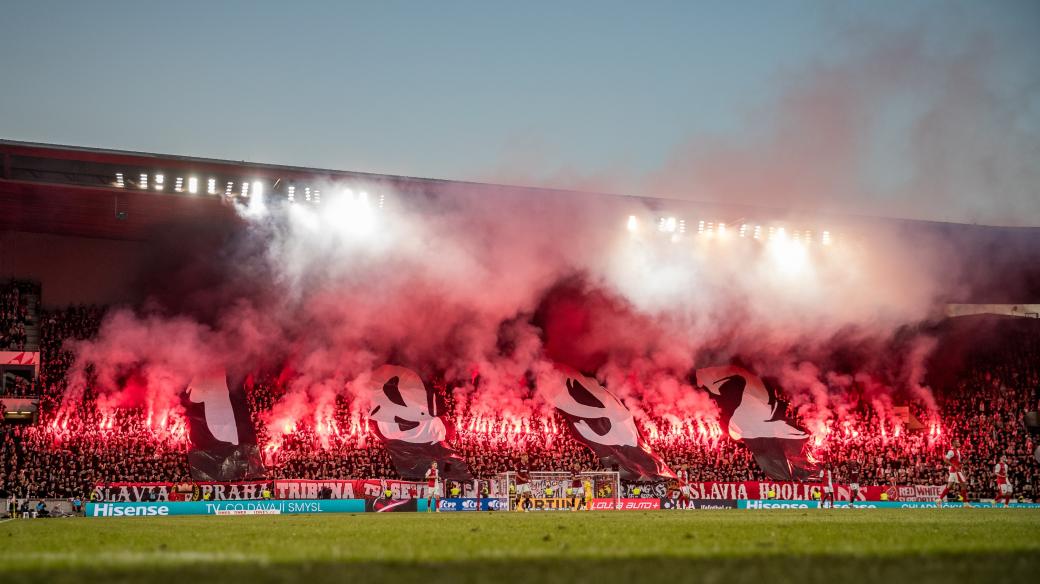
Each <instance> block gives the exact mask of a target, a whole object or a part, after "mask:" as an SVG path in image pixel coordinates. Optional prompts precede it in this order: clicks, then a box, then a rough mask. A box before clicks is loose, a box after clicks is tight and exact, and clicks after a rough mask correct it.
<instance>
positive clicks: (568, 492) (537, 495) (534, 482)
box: [492, 471, 621, 511]
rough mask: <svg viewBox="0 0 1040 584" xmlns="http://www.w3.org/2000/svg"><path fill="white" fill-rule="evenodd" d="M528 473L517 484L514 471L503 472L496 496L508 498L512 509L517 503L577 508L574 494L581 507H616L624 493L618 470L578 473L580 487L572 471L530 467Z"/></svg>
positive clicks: (532, 507) (556, 508)
mask: <svg viewBox="0 0 1040 584" xmlns="http://www.w3.org/2000/svg"><path fill="white" fill-rule="evenodd" d="M528 475H529V476H530V480H529V481H528V482H527V483H526V484H523V483H520V484H518V483H517V476H516V473H515V472H505V473H500V474H499V475H497V476H496V477H495V481H494V483H495V484H494V485H493V486H492V491H493V493H494V495H493V496H495V497H498V498H499V499H502V500H503V501H506V502H507V503H508V508H509V510H510V511H514V510H517V507H518V503H523V505H524V507H525V508H526V509H530V510H532V511H534V510H537V511H570V510H571V509H573V508H574V497H575V496H577V497H578V498H579V500H580V502H579V508H580V509H582V510H585V509H589V508H591V509H617V503H618V497H619V494H620V493H621V477H620V474H619V473H617V472H614V471H588V472H582V473H579V475H578V476H579V477H580V480H581V484H582V487H581V488H580V489H575V488H574V487H573V486H572V485H573V482H574V478H573V476H572V475H571V473H569V472H556V471H531V472H530V473H528ZM590 489H591V491H590ZM528 493H530V494H529V495H528ZM527 501H530V502H529V503H528V502H527Z"/></svg>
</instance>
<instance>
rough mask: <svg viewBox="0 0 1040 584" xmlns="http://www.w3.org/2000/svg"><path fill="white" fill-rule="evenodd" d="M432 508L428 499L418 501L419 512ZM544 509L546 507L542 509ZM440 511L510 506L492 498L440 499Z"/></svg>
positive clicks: (502, 500) (490, 508) (503, 500)
mask: <svg viewBox="0 0 1040 584" xmlns="http://www.w3.org/2000/svg"><path fill="white" fill-rule="evenodd" d="M429 508H430V506H429V504H428V503H427V501H426V499H420V500H419V501H418V510H419V511H426V510H427V509H429ZM540 508H541V509H544V508H545V507H544V505H543V506H542V507H540ZM437 510H438V511H448V512H451V511H508V510H509V504H508V503H507V502H506V500H505V499H492V498H480V499H476V498H460V499H439V500H438V501H437Z"/></svg>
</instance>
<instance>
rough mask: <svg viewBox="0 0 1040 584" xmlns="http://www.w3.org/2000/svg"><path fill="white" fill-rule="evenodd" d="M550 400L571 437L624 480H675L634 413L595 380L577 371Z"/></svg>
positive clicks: (553, 389) (553, 391) (552, 390)
mask: <svg viewBox="0 0 1040 584" xmlns="http://www.w3.org/2000/svg"><path fill="white" fill-rule="evenodd" d="M564 375H565V377H564V381H563V383H561V384H559V385H556V386H554V387H551V388H550V389H549V390H547V391H546V397H547V398H548V400H549V402H550V403H552V404H553V405H554V406H555V407H556V410H557V411H558V412H560V414H562V415H563V417H564V419H565V420H566V421H567V427H568V429H569V430H570V433H571V434H572V435H573V436H574V437H575V438H576V439H577V440H578V441H579V442H581V443H582V444H584V445H585V446H587V447H588V448H589V450H592V452H593V453H595V455H596V456H597V457H598V458H599V460H600V463H601V464H602V465H603V466H604V467H606V468H615V467H616V468H617V469H618V471H619V472H620V474H621V478H622V479H624V480H633V481H645V480H653V479H661V478H675V473H674V472H672V470H671V469H670V468H668V465H666V464H665V462H664V461H663V460H661V458H660V457H659V456H657V455H656V454H654V453H653V451H651V450H650V446H649V445H648V444H647V443H646V441H645V440H644V439H643V436H642V434H640V432H639V427H638V426H637V425H636V422H635V418H634V417H633V416H632V412H630V411H629V410H628V408H626V407H625V404H623V403H621V400H620V399H618V397H617V396H615V395H614V394H613V393H611V392H610V391H608V390H607V388H605V387H603V386H602V385H600V384H599V382H598V381H596V380H595V379H593V378H591V377H588V376H585V375H582V374H580V373H577V372H574V371H566V372H565V373H564Z"/></svg>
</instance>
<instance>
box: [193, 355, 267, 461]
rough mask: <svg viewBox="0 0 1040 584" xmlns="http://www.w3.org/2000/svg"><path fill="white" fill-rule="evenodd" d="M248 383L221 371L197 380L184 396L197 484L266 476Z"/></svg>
mask: <svg viewBox="0 0 1040 584" xmlns="http://www.w3.org/2000/svg"><path fill="white" fill-rule="evenodd" d="M244 381H245V377H244V376H240V377H236V378H235V379H234V380H231V379H230V378H229V377H228V375H227V373H226V372H224V371H219V372H215V373H213V374H212V375H209V376H206V377H200V378H197V379H193V380H192V381H191V383H190V384H188V388H187V389H186V390H185V391H184V393H183V395H182V396H181V397H182V399H181V403H182V405H183V406H184V414H185V417H186V418H187V420H188V437H189V438H190V440H191V450H190V451H189V452H188V466H189V467H190V468H191V476H192V478H193V479H195V480H196V481H237V480H242V479H249V478H257V477H262V476H264V466H263V461H262V459H261V458H260V450H259V448H257V445H256V429H255V428H253V421H252V419H250V417H249V408H248V406H247V404H246V394H245V389H244V388H243V387H242V384H243V382H244Z"/></svg>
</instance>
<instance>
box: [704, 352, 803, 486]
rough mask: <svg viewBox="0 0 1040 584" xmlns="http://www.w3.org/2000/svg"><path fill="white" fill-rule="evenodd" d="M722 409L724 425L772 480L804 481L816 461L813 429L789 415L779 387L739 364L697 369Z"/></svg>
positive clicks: (721, 414)
mask: <svg viewBox="0 0 1040 584" xmlns="http://www.w3.org/2000/svg"><path fill="white" fill-rule="evenodd" d="M691 378H692V379H691V381H692V382H693V383H694V385H696V386H697V387H699V388H701V389H703V390H705V391H707V392H708V395H709V396H711V399H712V400H714V401H715V404H716V405H718V407H719V423H720V425H721V426H722V430H723V431H724V432H726V433H727V434H729V436H730V438H732V439H733V440H737V441H739V442H743V443H744V445H745V446H747V448H748V450H750V451H751V453H752V454H753V455H754V457H755V462H757V463H758V466H760V467H761V468H762V470H764V471H765V473H766V474H767V475H768V476H769V477H770V478H772V479H775V480H778V481H803V480H806V479H808V478H809V477H810V476H811V474H812V472H813V470H814V468H813V467H814V465H812V464H810V463H809V462H808V460H807V459H806V456H805V448H806V445H807V444H808V441H809V433H808V432H806V430H805V429H804V428H802V427H801V426H800V425H799V424H798V422H797V421H796V420H794V419H793V418H792V417H791V416H789V415H788V412H787V403H786V402H784V401H783V400H781V399H779V397H778V396H777V390H776V387H775V386H774V385H773V384H770V383H766V382H765V381H763V380H762V378H760V377H759V376H757V375H755V374H754V373H751V372H750V371H748V370H747V369H744V368H742V367H738V366H736V365H726V366H722V367H707V368H704V369H697V370H696V371H695V372H694V373H693V374H692V375H691Z"/></svg>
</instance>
